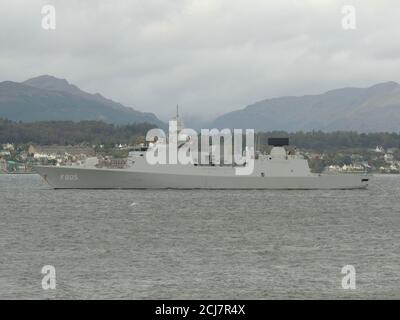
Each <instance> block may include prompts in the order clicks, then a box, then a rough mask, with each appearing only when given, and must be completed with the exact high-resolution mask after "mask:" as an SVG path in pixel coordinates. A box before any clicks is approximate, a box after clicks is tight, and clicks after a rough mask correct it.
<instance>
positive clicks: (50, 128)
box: [0, 119, 155, 145]
mask: <svg viewBox="0 0 400 320" xmlns="http://www.w3.org/2000/svg"><path fill="white" fill-rule="evenodd" d="M154 127H155V126H154V125H152V124H148V123H140V124H130V125H124V126H116V125H113V124H107V123H104V122H101V121H81V122H72V121H43V122H32V123H22V122H13V121H9V120H4V119H0V143H8V142H10V143H17V144H23V143H35V144H40V145H52V144H58V145H76V144H81V143H89V144H106V145H107V144H114V143H134V142H135V138H137V137H138V136H144V135H146V133H147V131H148V130H150V129H151V128H154Z"/></svg>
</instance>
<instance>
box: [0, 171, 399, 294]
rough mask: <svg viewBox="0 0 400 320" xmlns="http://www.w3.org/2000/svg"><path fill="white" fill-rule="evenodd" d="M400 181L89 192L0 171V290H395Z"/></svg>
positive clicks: (395, 178)
mask: <svg viewBox="0 0 400 320" xmlns="http://www.w3.org/2000/svg"><path fill="white" fill-rule="evenodd" d="M399 192H400V176H375V177H374V178H373V179H372V181H371V184H370V186H369V188H368V189H367V190H353V191H344V190H342V191H341V190H333V191H254V190H249V191H227V190H226V191H206V190H203V191H199V190H186V191H176V190H152V191H151V190H102V191H96V190H52V189H50V188H49V187H48V186H47V184H45V182H43V181H42V179H41V178H40V177H39V176H37V175H0V246H1V254H0V298H1V299H287V298H288V299H360V298H367V299H399V298H400V201H399ZM45 265H52V266H54V267H55V270H56V289H55V290H51V289H50V290H44V289H43V288H42V278H43V277H44V275H43V274H42V273H41V271H42V267H43V266H45ZM345 265H353V266H354V268H355V270H356V289H354V290H351V289H347V290H345V289H343V288H342V278H343V277H344V276H345V275H344V274H342V273H341V271H342V268H343V266H345Z"/></svg>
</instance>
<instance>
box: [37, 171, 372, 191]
mask: <svg viewBox="0 0 400 320" xmlns="http://www.w3.org/2000/svg"><path fill="white" fill-rule="evenodd" d="M35 170H36V171H37V172H38V173H39V174H40V175H41V176H42V177H43V179H44V180H45V181H47V182H48V183H49V184H50V186H52V187H53V188H55V189H167V188H170V189H365V188H366V187H367V186H368V180H369V177H368V176H366V175H363V174H341V175H330V174H327V175H318V174H313V175H309V176H297V177H261V176H212V175H198V174H196V175H189V174H177V173H173V174H171V173H161V172H142V171H127V170H118V169H85V168H73V167H51V166H39V167H36V168H35Z"/></svg>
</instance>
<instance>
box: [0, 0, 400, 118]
mask: <svg viewBox="0 0 400 320" xmlns="http://www.w3.org/2000/svg"><path fill="white" fill-rule="evenodd" d="M0 4H1V6H0V17H1V18H0V46H1V47H0V81H3V80H13V81H23V80H25V79H27V78H30V77H34V76H37V75H41V74H50V75H54V76H57V77H60V78H66V79H67V80H68V81H69V82H71V83H74V84H76V85H78V86H79V87H80V88H82V89H83V90H86V91H89V92H92V93H95V92H100V93H101V94H103V95H104V96H106V97H108V98H111V99H113V100H116V101H119V102H121V103H123V104H125V105H127V106H131V107H134V108H135V109H138V110H141V111H150V112H154V113H156V114H157V115H158V116H159V117H160V118H162V119H165V118H169V117H170V116H171V115H173V114H174V112H175V105H176V104H177V103H178V104H179V105H180V106H181V111H182V113H183V114H184V115H185V116H187V117H189V116H199V115H201V116H202V117H213V116H215V115H219V114H222V113H224V112H228V111H231V110H234V109H239V108H242V107H244V106H246V105H248V104H251V103H253V102H256V101H258V100H262V99H265V98H269V97H274V96H281V95H302V94H308V93H320V92H323V91H326V90H330V89H334V88H339V87H345V86H361V87H362V86H369V85H372V84H374V83H377V82H383V81H389V80H392V81H397V82H400V44H399V42H400V28H399V26H400V3H399V1H398V0H393V1H391V0H386V1H382V0H379V1H378V0H371V1H366V0H359V1H354V0H353V1H334V0H332V1H330V0H326V1H324V0H309V1H306V0H304V1H294V0H293V1H282V0H275V1H268V0H168V1H167V0H140V1H139V0H92V1H89V0H87V1H83V0H68V1H65V0H46V1H41V0H29V1H26V0H25V1H22V0H0ZM44 4H53V5H54V6H55V8H56V14H57V16H56V19H57V20H56V30H50V31H49V30H44V29H43V28H42V27H41V20H42V14H41V8H42V6H43V5H44ZM343 5H353V6H354V7H355V9H356V23H357V24H356V29H355V30H344V29H343V28H342V18H343V14H342V12H341V10H342V6H343Z"/></svg>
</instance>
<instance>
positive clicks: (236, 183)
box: [35, 115, 370, 190]
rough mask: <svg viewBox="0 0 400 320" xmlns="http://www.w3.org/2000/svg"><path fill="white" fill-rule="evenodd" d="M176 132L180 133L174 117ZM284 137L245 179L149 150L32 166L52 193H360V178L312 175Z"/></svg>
mask: <svg viewBox="0 0 400 320" xmlns="http://www.w3.org/2000/svg"><path fill="white" fill-rule="evenodd" d="M175 120H176V121H177V122H178V126H177V127H178V129H181V128H182V123H181V122H180V120H179V118H178V115H177V117H176V118H175ZM288 144H289V141H288V138H271V139H269V145H270V146H271V147H272V148H271V151H270V153H269V154H257V155H256V156H255V157H254V159H253V160H254V162H253V169H252V172H251V173H250V174H247V175H238V174H237V171H236V169H237V166H236V165H235V164H232V165H219V164H215V163H213V161H212V160H211V161H210V162H209V163H208V164H206V165H205V164H201V163H198V162H197V161H194V162H192V163H189V164H181V163H176V164H150V163H149V162H148V161H147V157H146V153H147V152H152V148H154V144H153V146H150V147H149V148H148V149H142V150H136V151H131V152H129V156H128V157H127V159H119V160H117V159H114V160H112V159H108V160H104V159H98V158H97V157H92V158H88V159H86V161H84V162H83V163H81V164H79V165H70V166H36V167H35V170H36V172H37V173H38V174H40V175H41V176H42V178H43V179H44V180H45V181H46V182H47V183H48V184H49V185H50V186H51V187H53V188H54V189H278V190H279V189H282V190H311V189H365V188H367V186H368V182H369V180H370V176H369V175H367V174H365V173H360V174H357V173H352V174H346V173H345V174H339V173H337V174H329V173H327V174H319V173H312V172H311V170H310V167H309V165H308V161H307V160H306V159H305V158H304V157H303V156H302V155H301V154H299V153H298V152H296V151H294V152H293V150H291V151H290V152H288V151H287V150H286V149H285V146H287V145H288Z"/></svg>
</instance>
